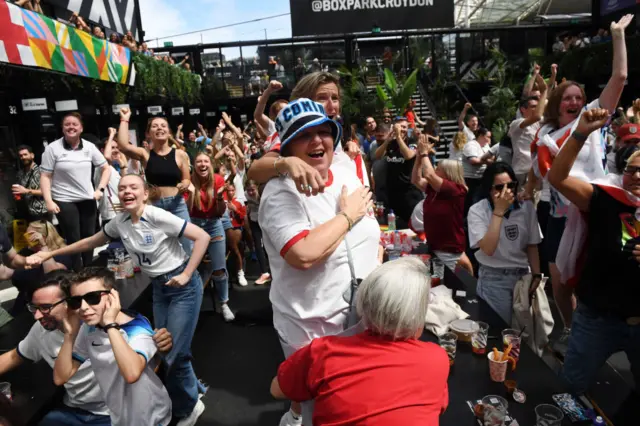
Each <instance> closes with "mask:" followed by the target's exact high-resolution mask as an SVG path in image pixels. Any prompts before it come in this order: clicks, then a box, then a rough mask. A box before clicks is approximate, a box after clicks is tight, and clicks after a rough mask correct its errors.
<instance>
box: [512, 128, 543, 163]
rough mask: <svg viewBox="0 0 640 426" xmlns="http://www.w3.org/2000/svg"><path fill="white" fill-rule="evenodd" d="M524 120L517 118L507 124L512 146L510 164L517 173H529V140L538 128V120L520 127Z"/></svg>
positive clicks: (533, 136) (533, 137) (532, 138)
mask: <svg viewBox="0 0 640 426" xmlns="http://www.w3.org/2000/svg"><path fill="white" fill-rule="evenodd" d="M524 120H525V119H524V118H517V119H515V120H513V121H512V122H511V124H510V125H509V137H510V138H511V146H512V147H513V160H512V162H511V165H512V167H513V171H514V172H515V173H516V174H517V175H521V174H525V173H529V169H531V142H533V140H534V139H535V137H536V133H538V130H539V129H540V122H539V121H538V122H536V123H533V124H532V125H530V126H527V127H525V128H524V129H521V128H520V125H521V124H522V123H523V122H524Z"/></svg>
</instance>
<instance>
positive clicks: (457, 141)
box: [453, 132, 467, 151]
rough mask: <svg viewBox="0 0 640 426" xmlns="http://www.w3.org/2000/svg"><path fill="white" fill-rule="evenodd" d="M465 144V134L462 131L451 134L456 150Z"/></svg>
mask: <svg viewBox="0 0 640 426" xmlns="http://www.w3.org/2000/svg"><path fill="white" fill-rule="evenodd" d="M466 144H467V135H466V134H465V133H464V132H456V134H455V135H453V147H454V148H455V149H456V151H462V149H463V148H464V146H465V145H466Z"/></svg>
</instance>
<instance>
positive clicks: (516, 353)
mask: <svg viewBox="0 0 640 426" xmlns="http://www.w3.org/2000/svg"><path fill="white" fill-rule="evenodd" d="M521 343H522V338H521V337H520V332H519V331H518V330H514V329H513V328H507V329H505V330H502V344H503V345H504V349H505V350H507V347H508V346H509V344H511V352H509V356H512V357H513V358H514V359H515V360H516V361H517V360H519V359H520V344H521Z"/></svg>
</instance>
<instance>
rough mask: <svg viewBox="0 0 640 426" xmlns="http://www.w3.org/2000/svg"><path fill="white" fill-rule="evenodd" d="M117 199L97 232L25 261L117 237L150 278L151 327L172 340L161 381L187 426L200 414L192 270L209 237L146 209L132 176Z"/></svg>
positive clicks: (197, 288) (196, 283) (197, 290)
mask: <svg viewBox="0 0 640 426" xmlns="http://www.w3.org/2000/svg"><path fill="white" fill-rule="evenodd" d="M118 198H119V199H120V202H121V203H122V206H123V208H124V211H123V212H121V213H118V215H117V216H116V217H115V218H114V219H113V220H111V221H110V222H109V223H108V224H107V225H106V226H105V227H104V229H103V230H102V231H100V232H98V233H97V234H95V235H94V236H92V237H89V238H85V239H84V240H80V241H78V242H76V243H74V244H71V245H69V246H67V247H64V248H60V249H58V250H54V251H52V252H46V253H43V252H39V253H36V254H34V255H33V256H30V257H29V258H28V259H27V262H28V264H29V265H38V264H40V263H41V262H43V261H46V260H48V259H49V258H51V257H52V256H59V255H63V254H72V253H78V252H83V251H86V250H92V249H94V248H96V247H100V246H103V245H105V244H107V243H108V242H109V240H112V239H116V238H120V239H121V240H122V243H123V244H124V247H125V249H126V250H127V252H129V254H131V255H132V257H133V261H134V263H135V264H136V265H137V266H139V267H140V269H141V270H142V272H144V273H145V274H147V275H148V276H150V277H151V285H152V286H153V317H154V322H155V324H156V326H157V327H158V328H167V329H168V330H169V332H170V333H171V335H172V336H173V349H172V350H171V351H170V352H169V353H168V354H167V357H166V362H167V364H168V365H169V368H168V373H167V377H166V378H165V386H166V387H167V390H168V391H169V395H170V396H171V401H172V404H173V407H172V411H173V414H174V416H175V417H177V418H178V419H187V418H193V419H194V422H193V423H189V424H194V423H195V419H197V417H198V416H199V415H200V414H202V411H204V404H203V403H202V402H201V401H200V400H199V399H198V380H197V379H196V375H195V373H194V371H193V366H192V365H191V340H192V339H193V334H194V333H195V330H196V324H197V322H198V314H199V312H200V304H201V303H202V280H201V279H200V275H199V274H198V271H197V270H196V268H197V267H198V265H199V264H200V261H201V260H202V256H204V253H205V251H206V250H207V247H208V246H209V240H210V237H209V235H208V234H207V233H206V232H205V231H203V230H202V229H200V228H198V227H197V226H195V225H193V224H192V223H189V222H188V221H186V220H183V219H180V218H179V217H177V216H175V215H172V214H170V213H168V212H167V211H165V210H163V209H160V208H158V207H154V206H149V205H147V201H148V200H149V189H148V187H147V185H146V183H145V182H144V180H143V179H142V178H141V177H140V176H138V175H127V176H124V177H123V178H122V179H120V183H119V185H118ZM183 237H184V238H188V239H189V240H190V241H194V242H195V244H194V249H193V253H192V254H191V255H188V254H187V253H186V252H185V251H184V249H183V246H182V245H181V244H180V241H179V239H180V238H183ZM179 424H180V423H179Z"/></svg>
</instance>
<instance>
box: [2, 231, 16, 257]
mask: <svg viewBox="0 0 640 426" xmlns="http://www.w3.org/2000/svg"><path fill="white" fill-rule="evenodd" d="M12 248H13V244H11V240H10V239H9V234H7V230H6V229H5V228H4V226H1V225H0V253H2V254H5V253H8V252H9V250H11V249H12Z"/></svg>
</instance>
